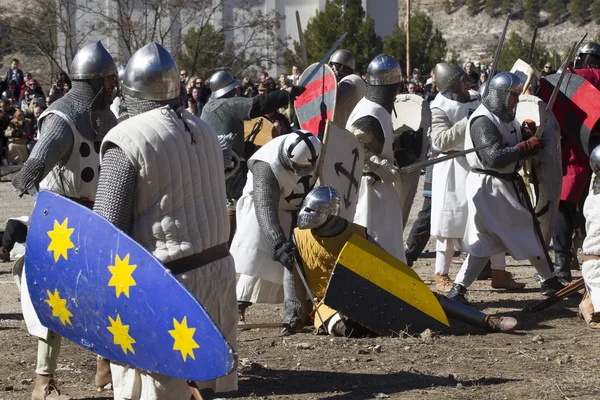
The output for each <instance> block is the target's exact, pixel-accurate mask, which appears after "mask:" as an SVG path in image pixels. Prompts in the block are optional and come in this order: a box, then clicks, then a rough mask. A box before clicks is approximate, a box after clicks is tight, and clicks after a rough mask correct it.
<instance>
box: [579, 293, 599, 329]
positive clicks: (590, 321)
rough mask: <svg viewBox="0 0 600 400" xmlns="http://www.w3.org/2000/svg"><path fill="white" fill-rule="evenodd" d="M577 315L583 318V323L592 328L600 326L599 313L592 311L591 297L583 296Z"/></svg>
mask: <svg viewBox="0 0 600 400" xmlns="http://www.w3.org/2000/svg"><path fill="white" fill-rule="evenodd" d="M578 314H579V316H580V317H581V318H583V320H584V321H585V323H586V324H587V325H588V326H589V327H590V328H592V329H599V328H600V313H599V312H594V305H593V304H592V298H591V297H589V296H587V295H586V296H585V297H584V298H583V300H581V303H579V313H578Z"/></svg>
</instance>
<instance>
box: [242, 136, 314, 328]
mask: <svg viewBox="0 0 600 400" xmlns="http://www.w3.org/2000/svg"><path fill="white" fill-rule="evenodd" d="M321 150H322V144H321V142H320V141H319V139H318V138H317V137H316V136H314V135H313V134H312V133H311V132H308V131H303V130H297V131H294V132H292V133H290V134H288V135H285V136H279V137H276V138H274V139H272V140H271V141H269V142H268V143H267V144H265V145H264V146H262V147H261V148H260V149H259V150H258V151H257V152H256V153H254V155H253V156H252V157H251V158H250V159H249V160H248V169H249V172H248V179H247V182H246V186H245V187H244V192H243V195H242V197H241V198H240V200H239V201H238V203H237V226H238V230H237V232H236V234H235V236H234V238H233V242H232V244H231V254H232V255H233V257H234V259H235V268H236V272H238V273H239V274H240V277H239V279H238V283H237V299H238V306H239V311H240V318H242V319H243V318H244V315H245V310H246V308H247V307H248V306H249V305H250V304H252V303H281V302H282V301H283V300H284V297H286V302H285V303H287V304H284V309H285V310H284V311H286V312H285V313H284V318H283V321H284V324H286V325H290V326H297V325H299V324H301V323H302V322H301V321H300V320H299V319H298V318H295V316H297V315H298V312H299V311H298V310H299V308H300V305H299V302H301V299H298V298H294V290H293V289H292V288H293V283H294V282H293V280H292V278H293V276H292V274H291V270H292V259H293V246H292V243H291V241H290V236H291V234H292V230H293V228H294V227H295V214H296V212H297V211H298V209H299V208H300V205H301V204H302V200H303V199H304V197H305V196H306V194H307V193H308V192H310V190H311V189H312V188H313V186H314V185H315V182H316V181H317V171H316V168H317V165H318V162H319V157H320V155H321ZM284 280H285V281H286V282H287V285H288V288H289V289H290V290H289V291H288V290H287V289H285V288H284V287H283V284H284ZM288 295H289V300H288V299H287V297H288ZM294 310H295V311H294Z"/></svg>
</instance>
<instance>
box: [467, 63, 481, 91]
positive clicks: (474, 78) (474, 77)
mask: <svg viewBox="0 0 600 400" xmlns="http://www.w3.org/2000/svg"><path fill="white" fill-rule="evenodd" d="M465 72H466V73H467V76H468V77H469V80H470V81H471V82H470V83H471V85H470V89H477V83H478V82H479V74H478V73H477V71H475V66H474V65H473V63H472V62H471V61H469V62H467V63H466V64H465Z"/></svg>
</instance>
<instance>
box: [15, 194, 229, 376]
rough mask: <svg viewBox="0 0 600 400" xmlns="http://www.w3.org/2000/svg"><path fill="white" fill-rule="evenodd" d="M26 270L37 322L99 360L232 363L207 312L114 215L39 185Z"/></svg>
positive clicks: (178, 366) (169, 367)
mask: <svg viewBox="0 0 600 400" xmlns="http://www.w3.org/2000/svg"><path fill="white" fill-rule="evenodd" d="M25 264H26V267H25V271H26V277H27V285H28V286H29V294H30V297H31V301H32V303H33V306H34V307H35V309H36V312H37V315H38V317H39V319H40V322H41V323H42V324H43V325H44V326H46V327H48V328H49V329H51V330H52V331H54V332H57V333H58V334H60V335H61V336H63V337H65V338H67V339H69V340H71V341H72V342H74V343H76V344H78V345H80V346H82V347H85V348H86V349H88V350H90V351H92V352H94V353H97V354H100V355H101V356H103V357H106V358H109V359H111V360H115V361H118V362H120V363H123V364H127V365H131V366H134V367H136V368H140V369H143V370H146V371H151V372H157V373H161V374H164V375H169V376H172V377H175V378H179V379H185V380H196V381H204V380H209V379H214V378H217V377H220V376H223V375H227V374H228V373H230V372H231V371H232V369H233V365H234V364H233V363H234V355H233V350H232V349H231V347H230V346H229V344H228V343H227V341H226V340H225V338H224V337H223V334H222V333H221V332H220V331H219V329H218V328H217V326H216V325H215V324H214V322H213V321H212V319H211V318H210V316H209V315H208V313H207V312H206V310H205V309H204V308H203V307H202V306H201V305H200V304H199V303H198V301H196V299H194V298H193V297H192V295H191V294H190V293H189V292H188V291H187V290H186V289H185V287H183V285H181V284H180V283H179V282H178V281H177V280H176V279H175V277H174V276H173V275H172V274H171V273H170V272H169V271H168V270H167V269H166V268H165V267H164V266H163V265H162V264H161V263H160V262H159V261H158V260H157V259H156V258H155V257H154V256H153V255H152V254H150V253H149V252H148V251H147V250H145V249H144V248H143V247H141V246H140V245H139V244H138V243H137V242H135V241H134V240H133V239H131V238H130V237H129V236H127V235H126V234H125V233H123V232H122V231H120V230H119V229H118V228H116V227H115V226H114V225H112V224H111V223H110V222H108V221H107V220H105V219H104V218H102V217H100V216H99V215H98V214H95V213H93V212H92V211H90V210H89V209H87V208H85V207H83V206H81V205H79V204H77V203H75V202H73V201H70V200H68V199H66V198H64V197H61V196H59V195H57V194H54V193H51V192H47V191H42V192H41V193H40V194H39V196H38V199H37V202H36V205H35V208H34V210H33V215H32V217H31V225H30V227H29V233H28V236H27V250H26V253H25Z"/></svg>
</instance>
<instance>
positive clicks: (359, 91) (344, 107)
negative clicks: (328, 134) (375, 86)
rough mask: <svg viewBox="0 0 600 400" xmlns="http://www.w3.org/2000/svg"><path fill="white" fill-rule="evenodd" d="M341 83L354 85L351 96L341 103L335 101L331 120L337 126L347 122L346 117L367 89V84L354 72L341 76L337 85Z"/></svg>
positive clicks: (342, 125) (344, 124)
mask: <svg viewBox="0 0 600 400" xmlns="http://www.w3.org/2000/svg"><path fill="white" fill-rule="evenodd" d="M342 83H347V84H350V85H352V86H353V87H354V90H353V91H352V96H350V98H349V99H347V100H346V101H345V102H344V103H343V104H341V103H336V105H335V112H334V113H333V122H335V123H336V124H337V125H338V126H340V127H344V126H346V122H348V118H349V117H350V114H352V111H353V110H354V108H355V107H356V105H357V104H358V102H359V101H360V100H361V99H362V98H363V97H365V92H366V91H367V84H366V83H365V81H363V80H362V78H361V77H360V76H358V75H356V74H350V75H347V76H345V77H343V78H342V79H341V80H340V82H339V83H338V86H340V85H341V84H342Z"/></svg>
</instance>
